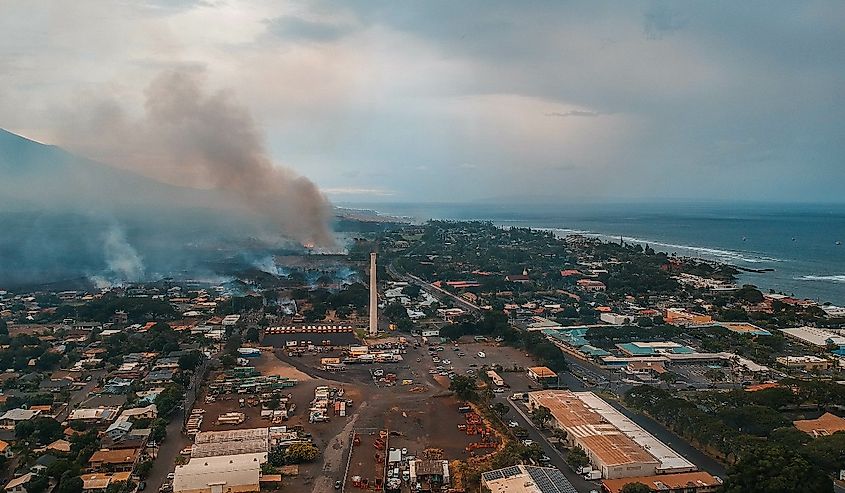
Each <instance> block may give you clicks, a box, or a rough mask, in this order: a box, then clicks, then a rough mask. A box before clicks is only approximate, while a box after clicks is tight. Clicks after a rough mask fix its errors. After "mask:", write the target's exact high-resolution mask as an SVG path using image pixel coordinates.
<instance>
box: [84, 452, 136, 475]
mask: <svg viewBox="0 0 845 493" xmlns="http://www.w3.org/2000/svg"><path fill="white" fill-rule="evenodd" d="M140 452H141V451H140V450H139V449H135V448H127V449H101V450H98V451H96V452H94V454H93V455H91V458H90V459H88V469H89V470H90V471H91V472H121V471H132V470H133V469H134V468H135V464H136V463H137V462H138V457H139V456H140Z"/></svg>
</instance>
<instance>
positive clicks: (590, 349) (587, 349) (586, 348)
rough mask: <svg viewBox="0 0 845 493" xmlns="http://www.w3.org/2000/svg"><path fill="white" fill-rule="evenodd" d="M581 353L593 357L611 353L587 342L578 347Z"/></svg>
mask: <svg viewBox="0 0 845 493" xmlns="http://www.w3.org/2000/svg"><path fill="white" fill-rule="evenodd" d="M578 351H580V352H581V354H585V355H587V356H589V357H591V358H601V357H602V356H610V353H609V352H607V351H605V350H604V349H602V348H600V347H595V346H591V345H589V344H585V345H583V346H581V347H579V348H578Z"/></svg>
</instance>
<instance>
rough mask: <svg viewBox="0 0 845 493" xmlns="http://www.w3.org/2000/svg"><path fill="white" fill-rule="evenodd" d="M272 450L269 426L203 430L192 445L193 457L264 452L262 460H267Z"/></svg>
mask: <svg viewBox="0 0 845 493" xmlns="http://www.w3.org/2000/svg"><path fill="white" fill-rule="evenodd" d="M269 450H270V430H269V428H246V429H242V430H226V431H203V432H200V433H197V436H196V438H195V439H194V445H193V447H191V458H193V459H198V458H204V457H219V456H226V455H235V454H251V455H255V454H259V455H260V454H262V453H263V454H264V456H263V459H262V460H261V462H262V463H263V462H266V461H267V452H268V451H269Z"/></svg>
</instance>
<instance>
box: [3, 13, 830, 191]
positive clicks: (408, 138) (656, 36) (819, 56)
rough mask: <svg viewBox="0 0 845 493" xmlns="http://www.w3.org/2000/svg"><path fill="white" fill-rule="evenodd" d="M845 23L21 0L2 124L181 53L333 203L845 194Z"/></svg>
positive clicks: (33, 122)
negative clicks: (235, 102)
mask: <svg viewBox="0 0 845 493" xmlns="http://www.w3.org/2000/svg"><path fill="white" fill-rule="evenodd" d="M843 26H845V2H842V1H840V0H834V1H830V2H816V1H809V2H798V1H791V0H790V1H781V2H775V1H761V2H736V1H725V2H711V1H699V2H692V1H689V2H668V1H667V2H660V1H648V2H627V1H626V2H623V1H619V2H613V3H604V2H595V1H583V2H563V1H550V2H540V1H536V2H512V1H507V2H499V1H495V0H483V1H478V2H473V1H442V2H438V1H419V2H410V1H409V2H397V1H395V0H385V1H383V2H368V1H354V2H345V1H344V2H323V1H314V2H280V1H278V0H267V1H259V0H256V1H244V0H238V1H235V0H231V1H225V0H200V1H191V0H181V1H179V0H170V1H167V0H123V1H108V2H106V1H92V0H91V1H89V0H75V1H73V2H66V1H60V0H55V1H46V0H41V1H33V0H3V1H2V2H0V127H5V128H8V129H10V130H12V131H16V132H19V133H23V134H24V135H27V136H30V137H32V138H36V139H39V140H42V141H45V142H51V143H52V142H55V141H56V140H57V139H58V136H59V135H66V134H67V133H66V132H62V131H61V126H62V125H67V124H68V122H69V121H72V120H73V119H72V118H67V115H69V114H72V113H74V112H84V111H86V108H88V107H89V106H88V105H87V102H89V101H97V100H98V98H102V97H104V96H107V97H109V98H117V99H119V100H120V101H122V102H123V103H124V104H125V105H127V106H128V107H130V108H136V109H137V110H138V111H140V109H141V107H142V105H143V101H144V91H145V88H146V87H147V86H148V85H149V84H150V82H151V81H152V80H153V79H154V78H155V77H156V76H157V75H158V74H159V73H161V72H162V71H165V70H168V69H172V68H180V69H183V70H184V69H187V70H194V71H198V72H204V77H205V78H206V79H207V82H208V85H209V86H211V87H213V88H215V89H227V88H228V89H230V90H231V92H232V93H233V94H234V96H235V97H236V98H237V99H238V100H239V101H240V102H242V103H243V104H245V105H246V106H247V107H248V108H249V109H250V110H251V111H252V113H253V115H254V118H255V120H256V122H257V124H258V126H259V128H260V129H261V130H262V131H263V133H264V135H265V136H266V139H267V142H268V147H269V149H270V150H271V153H272V156H273V158H274V159H275V160H276V162H278V163H279V164H285V165H287V166H290V167H291V168H293V169H295V170H297V171H298V172H300V173H302V174H304V175H306V176H308V177H310V178H312V179H313V180H314V181H316V182H317V183H318V184H319V185H320V186H321V187H322V188H323V189H324V190H325V191H326V192H327V193H328V194H329V196H330V197H331V198H333V199H334V200H341V201H343V200H354V201H372V200H390V201H406V200H409V201H410V200H432V201H460V200H474V199H483V198H491V197H506V196H507V197H514V196H528V197H548V198H556V197H558V198H560V199H562V200H566V199H577V198H591V199H597V200H606V199H619V198H623V199H624V198H692V199H711V198H713V199H752V200H796V201H816V200H822V201H827V200H840V201H841V200H845V28H843ZM57 143H61V142H57ZM117 164H119V163H117Z"/></svg>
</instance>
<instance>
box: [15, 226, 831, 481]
mask: <svg viewBox="0 0 845 493" xmlns="http://www.w3.org/2000/svg"><path fill="white" fill-rule="evenodd" d="M361 229H362V231H363V230H366V231H367V232H361V233H359V234H357V237H356V238H354V239H352V240H351V241H350V243H349V246H348V248H347V251H346V252H345V253H343V254H320V253H314V252H309V251H303V252H301V253H298V254H291V253H290V252H286V253H285V254H278V255H271V256H270V257H268V258H269V261H268V262H262V263H260V264H256V265H255V266H254V267H251V268H249V269H244V270H242V271H240V272H237V273H235V274H233V275H231V276H226V277H222V276H221V277H219V278H216V279H213V280H192V279H176V278H165V279H161V280H158V281H155V282H143V283H140V282H139V283H125V284H120V285H109V286H101V287H93V286H91V287H88V288H80V287H75V288H73V289H69V288H67V289H66V287H62V286H61V285H60V283H56V285H46V286H45V285H42V286H32V287H27V288H19V287H15V288H12V287H9V288H4V287H2V286H0V368H2V370H3V372H2V373H0V388H2V391H0V477H2V479H3V484H4V485H5V486H4V489H5V491H6V493H50V492H56V493H83V492H84V493H135V492H138V491H158V492H161V493H247V492H259V491H268V492H272V491H279V492H318V493H324V492H329V491H342V492H355V491H385V492H417V491H426V492H438V491H439V492H478V491H485V492H494V493H509V492H515V493H516V492H519V493H523V492H530V493H563V492H566V493H571V492H579V493H592V492H606V493H638V492H685V493H692V492H695V493H707V492H722V491H724V492H726V493H735V492H742V491H750V490H751V488H750V486H749V485H752V484H758V485H759V484H766V483H771V484H773V485H777V488H780V489H779V490H778V491H834V490H840V491H841V489H842V488H843V486H845V482H843V481H845V455H843V453H842V450H845V372H843V369H845V308H842V307H838V306H835V305H832V304H829V303H822V302H818V301H813V300H807V299H801V298H799V297H795V296H793V295H792V294H791V293H776V292H767V291H763V290H760V289H758V288H757V287H755V286H753V285H750V284H741V283H738V281H737V279H738V276H739V274H740V272H739V271H738V270H737V269H736V268H735V267H733V266H730V265H726V264H721V263H716V262H711V261H706V260H702V259H692V258H682V257H678V256H674V255H667V254H665V253H661V252H658V251H655V250H654V249H653V248H652V247H650V246H648V245H642V244H634V243H626V242H624V241H618V242H612V241H611V242H608V241H600V240H598V239H595V238H591V237H587V236H581V235H568V236H559V235H556V234H555V233H554V232H551V231H544V230H536V229H535V230H531V229H522V228H504V227H501V226H496V225H494V224H491V223H486V222H445V221H430V222H427V223H425V224H421V225H415V224H407V223H404V222H396V223H390V222H385V223H380V224H379V227H374V228H361ZM268 265H269V266H270V267H268ZM784 485H785V486H784ZM784 488H785V489H784ZM790 488H794V489H790Z"/></svg>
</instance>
